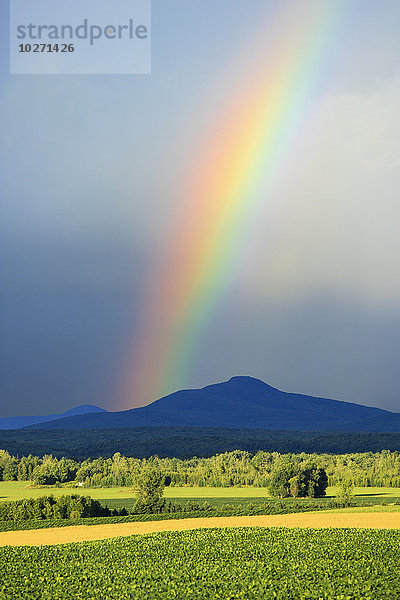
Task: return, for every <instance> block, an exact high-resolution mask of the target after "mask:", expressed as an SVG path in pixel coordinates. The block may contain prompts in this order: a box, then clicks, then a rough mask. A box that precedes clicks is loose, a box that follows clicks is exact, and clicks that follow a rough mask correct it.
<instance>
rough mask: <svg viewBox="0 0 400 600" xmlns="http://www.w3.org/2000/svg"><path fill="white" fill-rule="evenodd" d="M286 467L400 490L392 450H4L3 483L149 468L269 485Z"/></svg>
mask: <svg viewBox="0 0 400 600" xmlns="http://www.w3.org/2000/svg"><path fill="white" fill-rule="evenodd" d="M286 466H291V467H293V466H295V467H298V468H299V469H307V468H310V467H312V468H317V469H318V468H320V469H324V470H325V472H326V474H327V476H328V483H329V485H337V484H339V483H343V482H348V483H351V484H353V485H356V486H393V487H400V453H399V452H397V451H396V452H390V451H389V450H383V451H381V452H376V453H373V452H366V453H348V454H316V453H310V454H307V453H304V452H302V453H299V454H293V453H287V454H280V453H278V452H264V451H258V452H257V453H255V454H251V453H250V452H247V451H243V450H236V451H233V452H224V453H222V454H217V455H215V456H211V457H208V458H197V457H194V458H190V459H184V460H182V459H178V458H160V457H158V456H153V457H150V458H148V459H146V458H142V459H141V458H133V457H126V456H123V455H122V454H120V453H119V452H117V453H115V454H114V455H113V456H112V457H111V458H101V457H100V458H96V459H86V460H83V461H75V460H73V459H70V458H60V459H58V458H56V457H53V456H51V455H45V456H42V457H38V456H32V455H31V454H30V455H28V456H23V457H21V458H18V457H16V456H12V455H11V454H9V453H8V452H6V451H4V450H0V480H1V479H2V480H6V481H33V482H34V483H35V484H37V485H58V486H60V485H61V486H62V485H65V486H68V485H71V484H72V485H77V486H78V485H79V486H80V487H84V488H85V487H86V488H90V487H111V486H135V485H136V483H137V481H138V480H140V478H141V476H142V473H143V470H145V469H147V468H149V467H153V468H156V469H157V470H160V471H162V472H163V474H164V475H165V482H166V485H172V486H212V487H229V486H247V485H252V486H258V487H267V486H268V485H269V484H270V481H271V478H272V477H273V475H274V473H276V472H277V471H279V470H280V469H282V468H285V467H286Z"/></svg>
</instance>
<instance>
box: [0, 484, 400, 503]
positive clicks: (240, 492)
mask: <svg viewBox="0 0 400 600" xmlns="http://www.w3.org/2000/svg"><path fill="white" fill-rule="evenodd" d="M336 492H337V488H335V487H328V488H327V490H326V495H327V496H328V497H329V496H335V495H336ZM72 493H73V494H83V495H85V496H91V497H92V498H93V499H95V500H125V499H132V498H133V497H134V494H133V492H132V489H131V488H130V487H109V488H88V489H86V488H76V487H71V488H65V487H62V488H59V487H54V486H36V487H35V486H32V485H30V483H29V482H28V481H0V501H1V500H22V499H23V498H39V497H40V496H44V495H48V494H54V496H62V495H63V494H72ZM354 494H355V496H356V497H357V496H365V497H377V498H387V499H390V498H394V497H399V496H400V488H389V487H356V488H354ZM164 496H165V498H167V499H171V500H172V499H175V498H176V499H178V498H180V499H185V500H188V499H201V500H204V499H207V500H208V499H211V498H226V499H227V500H228V499H229V501H230V500H231V499H232V498H248V499H252V498H269V497H270V495H269V493H268V490H267V489H266V488H260V487H167V488H165V491H164Z"/></svg>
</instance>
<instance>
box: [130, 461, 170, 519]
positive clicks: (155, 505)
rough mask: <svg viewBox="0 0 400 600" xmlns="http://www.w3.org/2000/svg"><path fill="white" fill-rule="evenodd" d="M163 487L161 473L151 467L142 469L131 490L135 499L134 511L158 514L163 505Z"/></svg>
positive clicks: (163, 479)
mask: <svg viewBox="0 0 400 600" xmlns="http://www.w3.org/2000/svg"><path fill="white" fill-rule="evenodd" d="M164 487H165V476H164V474H163V473H162V472H161V471H159V470H158V469H155V468H153V467H146V468H145V469H143V471H142V472H141V473H140V475H139V477H138V479H137V481H136V484H135V486H134V488H133V489H134V491H135V494H136V497H137V502H136V504H135V507H134V508H135V511H141V512H160V511H161V510H162V509H163V508H164V505H165V499H164V498H163V497H162V496H163V493H164Z"/></svg>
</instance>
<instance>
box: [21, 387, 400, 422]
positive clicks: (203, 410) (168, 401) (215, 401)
mask: <svg viewBox="0 0 400 600" xmlns="http://www.w3.org/2000/svg"><path fill="white" fill-rule="evenodd" d="M144 426H146V427H149V426H152V427H154V426H181V427H234V428H251V429H253V428H256V429H269V430H291V431H354V432H357V431H359V432H362V431H371V432H397V431H400V413H392V412H389V411H386V410H382V409H379V408H372V407H368V406H363V405H360V404H353V403H350V402H341V401H338V400H330V399H327V398H317V397H314V396H306V395H303V394H293V393H288V392H282V391H281V390H278V389H276V388H274V387H271V386H270V385H268V384H266V383H264V382H263V381H261V380H259V379H254V378H252V377H232V378H231V379H229V381H226V382H223V383H217V384H214V385H208V386H206V387H204V388H202V389H192V390H181V391H178V392H175V393H173V394H170V395H168V396H165V397H163V398H160V399H159V400H156V401H154V402H153V403H151V404H149V405H148V406H144V407H141V408H133V409H131V410H125V411H120V412H101V413H98V412H97V413H92V414H86V415H80V416H73V417H65V418H60V419H57V420H53V421H51V422H48V423H41V424H39V425H34V426H33V428H35V429H65V430H76V429H108V428H120V427H144Z"/></svg>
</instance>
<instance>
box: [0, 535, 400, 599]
mask: <svg viewBox="0 0 400 600" xmlns="http://www.w3.org/2000/svg"><path fill="white" fill-rule="evenodd" d="M399 547H400V532H399V531H385V530H381V531H371V530H365V529H364V530H362V529H361V530H355V529H342V530H339V529H333V530H331V529H317V530H312V529H303V530H301V529H264V528H237V529H209V530H207V529H203V530H196V531H186V532H166V533H158V534H151V535H144V536H132V537H127V538H115V539H111V540H105V541H99V542H83V543H79V544H78V543H74V544H65V545H59V546H42V547H40V546H39V547H28V546H26V547H15V548H13V547H10V546H8V547H7V546H6V547H4V548H1V549H0V563H1V565H2V577H1V583H0V599H1V600H15V599H16V598H21V599H24V600H54V599H58V600H63V599H65V600H67V599H68V600H70V599H71V598H74V599H82V600H83V599H84V600H98V599H99V598H101V599H102V600H114V599H115V600H117V599H118V600H128V599H130V600H136V599H137V600H139V599H140V600H158V599H161V598H165V599H169V598H171V599H172V598H174V599H178V600H180V599H181V600H199V599H200V598H201V599H213V600H214V599H224V600H228V599H235V600H236V599H237V600H240V599H246V600H259V599H263V600H264V599H265V600H266V599H272V598H274V599H277V600H306V599H307V600H321V599H329V600H389V599H394V598H399V597H400V577H399V575H400V573H399V559H400V555H399Z"/></svg>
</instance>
